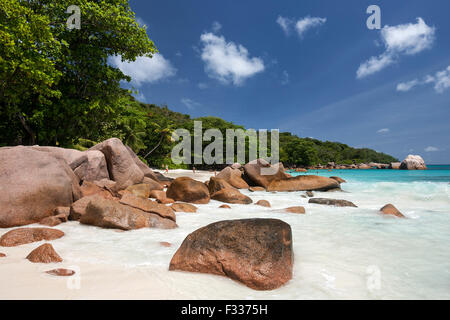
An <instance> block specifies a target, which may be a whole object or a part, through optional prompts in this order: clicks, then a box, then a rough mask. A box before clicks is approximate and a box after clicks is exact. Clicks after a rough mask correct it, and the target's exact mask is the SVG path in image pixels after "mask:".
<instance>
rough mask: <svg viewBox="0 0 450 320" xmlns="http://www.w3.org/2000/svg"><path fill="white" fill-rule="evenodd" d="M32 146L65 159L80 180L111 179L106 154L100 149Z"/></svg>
mask: <svg viewBox="0 0 450 320" xmlns="http://www.w3.org/2000/svg"><path fill="white" fill-rule="evenodd" d="M30 148H32V149H34V150H38V151H43V152H48V153H50V154H51V155H53V156H54V157H56V158H60V159H63V160H64V161H65V162H66V163H67V164H68V165H69V167H70V168H71V169H72V170H73V172H74V173H75V174H76V175H77V177H78V178H79V179H80V180H83V181H84V180H86V181H94V180H101V179H105V178H106V179H109V174H108V168H107V166H106V161H105V156H104V155H103V153H101V152H100V151H79V150H75V149H66V148H58V147H48V146H32V147H30Z"/></svg>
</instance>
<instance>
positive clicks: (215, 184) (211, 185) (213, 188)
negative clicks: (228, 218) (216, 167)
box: [208, 177, 234, 195]
mask: <svg viewBox="0 0 450 320" xmlns="http://www.w3.org/2000/svg"><path fill="white" fill-rule="evenodd" d="M225 188H229V189H234V187H233V186H231V184H229V183H228V182H227V181H226V180H225V179H221V178H217V177H211V178H210V179H209V182H208V190H209V194H211V195H212V194H214V193H215V192H217V191H220V190H222V189H225Z"/></svg>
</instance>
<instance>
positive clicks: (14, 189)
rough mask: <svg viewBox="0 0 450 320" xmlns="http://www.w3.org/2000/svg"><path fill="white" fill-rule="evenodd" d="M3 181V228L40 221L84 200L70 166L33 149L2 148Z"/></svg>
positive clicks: (0, 170) (0, 178)
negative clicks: (55, 210)
mask: <svg viewBox="0 0 450 320" xmlns="http://www.w3.org/2000/svg"><path fill="white" fill-rule="evenodd" d="M0 181H1V183H0V208H1V209H0V228H9V227H14V226H21V225H26V224H30V223H36V222H39V221H40V220H42V219H43V218H45V217H48V216H50V215H52V212H53V210H54V209H55V208H56V207H69V206H70V205H71V204H72V203H73V201H76V200H78V199H79V198H80V197H81V192H80V188H79V179H78V177H77V176H76V175H75V174H74V173H73V171H72V169H71V168H70V167H69V165H67V163H66V162H65V161H64V160H62V159H61V158H57V157H55V156H53V155H52V154H51V153H50V152H44V151H39V150H36V149H33V148H31V147H24V146H17V147H3V148H0Z"/></svg>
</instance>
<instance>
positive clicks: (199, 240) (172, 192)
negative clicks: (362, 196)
mask: <svg viewBox="0 0 450 320" xmlns="http://www.w3.org/2000/svg"><path fill="white" fill-rule="evenodd" d="M0 179H1V182H2V183H1V184H0V208H2V210H1V211H0V227H1V228H10V227H16V226H23V225H27V224H32V223H40V224H42V225H46V226H51V227H54V226H57V225H59V224H61V223H64V222H67V221H78V222H79V223H81V224H84V225H91V226H96V227H100V228H113V229H119V230H124V231H126V230H133V229H140V228H161V229H172V228H176V227H177V224H176V214H175V213H176V212H191V213H194V212H196V211H197V207H196V206H195V204H206V203H209V202H210V201H211V199H212V200H216V201H220V202H223V203H224V204H222V205H221V206H220V207H219V208H230V205H229V204H245V205H250V204H252V203H253V200H252V199H251V198H250V197H248V196H246V195H245V194H243V193H242V192H241V191H240V190H242V189H248V190H249V191H250V192H261V191H266V192H277V191H288V192H290V191H306V192H308V196H311V197H312V191H336V190H340V184H341V183H344V182H345V180H343V179H341V178H339V177H331V178H326V177H320V176H315V175H307V176H297V177H292V176H290V175H289V174H287V173H286V172H285V168H284V167H283V164H281V163H278V164H276V165H272V164H270V163H268V162H267V161H265V160H263V159H257V160H254V161H251V162H249V163H247V164H245V165H244V166H242V165H240V164H233V165H232V166H229V167H226V168H224V169H223V170H222V171H221V172H219V173H218V174H217V175H216V176H215V177H211V178H210V180H209V181H206V182H205V183H203V182H199V181H196V180H194V179H191V178H188V177H180V178H177V179H170V178H167V177H165V176H163V175H162V174H159V173H156V172H153V171H152V170H151V169H150V168H149V167H148V166H147V165H145V164H144V163H143V162H142V161H141V160H140V159H139V158H138V156H137V155H136V154H135V153H134V152H133V151H132V150H131V149H130V148H128V147H127V146H125V145H124V144H123V143H122V142H121V141H120V140H119V139H116V138H112V139H108V140H106V141H104V142H102V143H99V144H97V145H95V146H94V147H92V148H90V149H89V150H87V151H83V152H82V151H78V150H71V149H63V148H56V147H40V146H30V147H25V146H17V147H4V148H0ZM309 202H310V203H317V204H326V205H338V206H344V205H345V206H355V205H353V204H352V203H349V202H346V201H345V200H332V199H320V198H311V199H310V200H309ZM254 205H258V206H261V207H265V208H270V207H271V205H270V203H269V202H268V201H267V200H259V201H257V202H256V203H255V204H254ZM394 209H395V208H392V207H390V206H388V207H386V208H383V210H382V212H384V213H386V214H393V215H396V216H401V213H399V212H397V211H398V210H397V211H395V210H394ZM283 211H284V212H289V213H297V214H304V213H305V208H304V207H301V206H296V207H289V208H285V209H283ZM62 236H64V233H63V232H62V231H60V230H57V229H52V228H47V227H46V228H18V229H14V230H12V231H9V232H7V233H5V234H4V235H3V236H2V237H1V238H0V246H5V247H8V246H16V245H22V244H27V243H32V242H37V241H43V240H45V241H50V240H55V239H58V238H60V237H62ZM161 245H162V246H170V245H171V244H170V243H168V242H161ZM2 256H3V257H4V256H5V255H4V254H0V257H2ZM27 259H28V260H30V261H31V262H39V263H50V262H53V263H55V262H61V261H63V260H62V258H61V257H60V256H59V255H58V253H57V252H56V251H55V250H54V248H53V246H52V245H51V244H50V243H44V244H42V245H41V246H39V247H37V248H35V249H34V250H33V251H32V252H30V254H29V255H28V256H27ZM292 266H293V254H292V232H291V228H290V226H289V225H288V224H286V223H285V222H283V221H281V220H278V219H244V220H225V221H220V222H216V223H213V224H211V225H208V226H206V227H203V228H201V229H198V230H196V231H195V232H193V233H191V234H190V235H188V236H187V237H186V239H185V240H184V242H183V244H182V245H181V247H180V248H179V249H178V250H177V252H176V253H175V255H174V256H173V258H172V261H171V262H170V270H184V271H191V272H204V273H212V274H218V275H224V276H227V277H230V278H232V279H235V280H237V281H240V282H242V283H244V284H245V285H247V286H249V287H250V288H253V289H258V290H270V289H275V288H278V287H280V286H281V285H283V284H284V283H286V282H287V281H289V279H291V278H292ZM48 273H49V274H53V275H61V276H69V275H72V274H73V271H72V270H66V269H55V270H50V271H48Z"/></svg>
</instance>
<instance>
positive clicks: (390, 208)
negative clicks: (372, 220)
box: [380, 203, 405, 218]
mask: <svg viewBox="0 0 450 320" xmlns="http://www.w3.org/2000/svg"><path fill="white" fill-rule="evenodd" d="M380 212H381V213H382V214H386V215H393V216H396V217H399V218H404V217H405V216H404V215H403V214H402V213H401V212H400V211H398V209H397V208H396V207H395V206H394V205H393V204H390V203H389V204H387V205H385V206H384V207H383V208H381V209H380Z"/></svg>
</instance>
